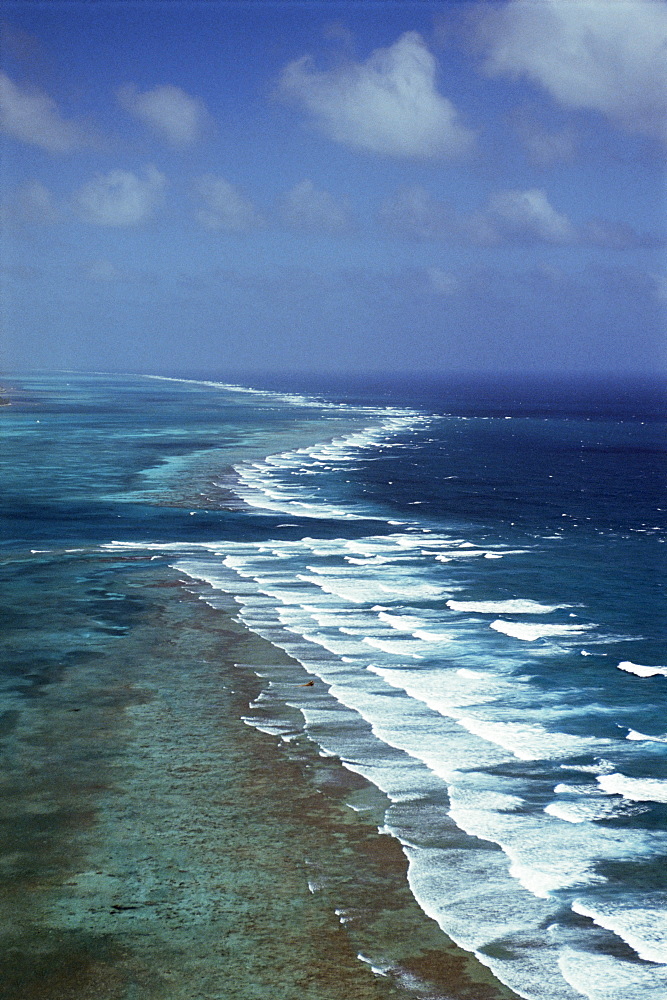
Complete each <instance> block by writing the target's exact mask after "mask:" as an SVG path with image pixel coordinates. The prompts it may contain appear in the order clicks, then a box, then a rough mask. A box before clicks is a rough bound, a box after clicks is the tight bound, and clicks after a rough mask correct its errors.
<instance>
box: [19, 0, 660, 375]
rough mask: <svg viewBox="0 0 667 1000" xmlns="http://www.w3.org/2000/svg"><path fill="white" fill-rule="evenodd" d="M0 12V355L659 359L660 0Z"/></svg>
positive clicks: (160, 365) (352, 364)
mask: <svg viewBox="0 0 667 1000" xmlns="http://www.w3.org/2000/svg"><path fill="white" fill-rule="evenodd" d="M0 7H1V8H2V10H1V12H0V16H1V17H2V18H3V23H2V32H3V34H2V47H1V52H2V73H1V75H0V142H1V144H2V145H1V147H0V148H1V154H0V157H1V158H0V188H1V191H2V222H3V232H4V238H3V244H2V251H1V256H0V282H1V285H0V312H1V316H2V324H3V333H2V342H1V345H2V364H3V366H5V367H7V368H9V369H17V368H24V367H48V368H81V369H90V368H97V369H103V370H118V371H143V372H151V371H153V372H210V373H211V374H213V373H215V374H224V373H226V372H229V373H230V374H234V373H235V372H239V371H248V370H256V371H291V370H297V371H299V370H303V371H316V370H321V371H362V372H363V371H391V372H396V371H435V372H447V371H483V372H489V371H500V372H505V371H510V372H524V371H525V372H553V371H562V372H633V373H640V372H652V371H664V369H665V361H666V352H665V347H664V345H665V318H666V306H667V273H666V269H665V256H664V222H665V200H664V193H665V186H664V185H665V169H664V163H665V160H664V154H665V140H666V137H667V107H666V102H665V95H666V94H667V82H666V81H665V71H666V66H667V60H666V59H665V52H666V51H667V3H665V2H664V0H591V2H588V0H485V2H476V3H468V2H465V3H464V2H454V0H448V2H440V3H430V2H415V0H411V2H409V3H400V2H393V0H375V2H372V0H356V2H348V3H342V2H338V0H322V2H313V0H304V2H300V3H296V2H294V3H291V2H279V3H271V2H268V0H265V2H262V0H243V2H240V3H226V2H222V0H191V2H187V3H181V2H179V0H169V2H164V0H160V2H154V3H143V2H126V0H115V2H110V3H109V2H104V0H88V2H82V0H79V2H69V3H60V2H59V0H49V2H41V3H31V2H29V0H20V2H18V3H12V2H9V3H2V4H0Z"/></svg>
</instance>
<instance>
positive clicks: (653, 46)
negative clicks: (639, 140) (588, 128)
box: [478, 0, 667, 137]
mask: <svg viewBox="0 0 667 1000" xmlns="http://www.w3.org/2000/svg"><path fill="white" fill-rule="evenodd" d="M478 30H479V33H480V37H481V39H482V42H483V44H484V46H485V48H486V50H487V59H486V63H485V70H486V72H488V73H489V74H491V75H500V74H509V75H511V76H526V77H528V78H529V79H531V80H533V81H535V82H536V83H538V84H540V85H541V86H543V87H544V88H546V90H548V91H549V93H550V94H551V95H552V96H553V97H555V98H556V100H558V101H559V102H561V103H562V104H564V105H566V106H568V107H572V108H584V109H589V110H592V111H599V112H601V113H602V114H604V115H606V116H607V117H608V118H609V119H611V120H612V121H614V122H615V123H616V124H618V125H621V126H622V127H624V128H626V129H628V130H629V131H633V132H642V133H645V134H647V135H652V136H659V137H665V135H666V133H667V127H666V123H667V59H666V58H665V54H666V49H667V5H666V4H665V3H664V2H663V0H577V2H574V0H541V2H540V3H535V0H510V2H509V3H507V4H505V5H503V6H496V5H490V7H489V9H488V11H487V12H486V14H485V15H484V16H483V18H482V20H481V22H480V24H479V29H478Z"/></svg>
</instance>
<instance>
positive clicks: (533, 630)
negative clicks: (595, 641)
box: [489, 618, 593, 642]
mask: <svg viewBox="0 0 667 1000" xmlns="http://www.w3.org/2000/svg"><path fill="white" fill-rule="evenodd" d="M489 628H492V629H495V631H496V632H504V634H505V635H509V636H512V637H513V638H514V639H521V640H522V641H523V642H535V640H536V639H544V638H546V637H547V636H569V635H577V634H579V633H581V632H587V631H588V630H589V629H591V628H593V626H592V625H556V624H551V623H548V622H539V623H537V624H533V623H529V622H506V621H504V620H503V619H502V618H498V619H497V620H496V621H494V622H491V624H490V625H489Z"/></svg>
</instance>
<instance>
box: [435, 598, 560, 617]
mask: <svg viewBox="0 0 667 1000" xmlns="http://www.w3.org/2000/svg"><path fill="white" fill-rule="evenodd" d="M447 607H448V608H451V609H452V611H471V612H476V613H477V614H488V615H521V614H533V615H546V614H549V613H550V612H552V611H557V610H558V609H559V608H569V607H572V605H571V604H540V603H539V602H538V601H529V600H520V599H513V600H509V601H447Z"/></svg>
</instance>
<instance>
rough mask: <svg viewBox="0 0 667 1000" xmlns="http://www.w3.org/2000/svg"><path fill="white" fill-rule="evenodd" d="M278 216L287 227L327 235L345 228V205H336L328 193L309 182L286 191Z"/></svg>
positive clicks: (346, 222)
mask: <svg viewBox="0 0 667 1000" xmlns="http://www.w3.org/2000/svg"><path fill="white" fill-rule="evenodd" d="M281 215H282V218H283V220H284V221H285V222H286V223H287V225H288V226H293V227H294V228H295V229H311V230H316V231H323V232H328V233H339V232H343V231H344V230H345V229H347V228H348V222H349V220H348V212H347V208H346V206H343V205H340V204H339V203H338V202H337V201H336V199H335V198H334V197H333V195H331V194H329V192H328V191H320V190H318V188H316V187H315V185H314V184H313V182H312V181H310V180H304V181H301V182H300V183H299V184H296V185H295V186H294V187H293V188H292V189H291V191H288V192H287V194H286V195H285V197H284V198H283V202H282V205H281Z"/></svg>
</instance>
